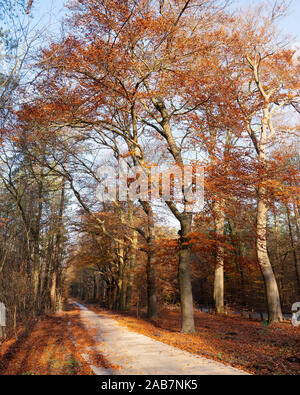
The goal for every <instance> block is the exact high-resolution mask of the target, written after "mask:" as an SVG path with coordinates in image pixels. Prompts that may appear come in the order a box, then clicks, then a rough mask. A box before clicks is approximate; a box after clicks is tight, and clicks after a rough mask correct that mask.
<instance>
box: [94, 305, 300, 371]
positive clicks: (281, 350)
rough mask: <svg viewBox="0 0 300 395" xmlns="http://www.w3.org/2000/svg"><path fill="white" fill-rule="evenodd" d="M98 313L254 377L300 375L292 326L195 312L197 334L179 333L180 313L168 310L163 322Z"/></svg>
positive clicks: (299, 332) (298, 332)
mask: <svg viewBox="0 0 300 395" xmlns="http://www.w3.org/2000/svg"><path fill="white" fill-rule="evenodd" d="M88 307H89V308H90V309H91V310H93V311H94V312H96V313H101V314H103V315H105V316H107V317H109V318H113V319H115V320H117V321H118V322H119V324H121V325H124V326H126V327H127V328H128V329H129V330H131V331H134V332H138V333H141V334H143V335H146V336H149V337H151V338H153V339H155V340H158V341H161V342H163V343H166V344H169V345H171V346H174V347H177V348H180V349H182V350H184V351H188V352H190V353H193V354H197V355H201V356H204V357H208V358H210V359H213V360H216V361H218V362H222V363H225V364H227V365H231V366H234V367H236V368H240V369H243V370H246V371H248V372H250V373H255V374H284V375H286V374H293V375H298V374H300V328H296V327H293V326H292V325H291V324H289V323H280V324H273V325H270V326H266V325H264V324H262V323H261V322H258V321H251V320H248V319H244V318H241V317H233V316H227V315H216V314H208V313H203V312H200V311H197V310H195V325H196V333H195V334H184V333H181V332H180V312H179V311H170V310H168V309H165V310H164V311H161V313H160V318H159V319H157V320H148V319H147V318H146V317H142V318H136V317H135V316H134V312H132V313H115V312H110V311H107V310H103V309H101V308H99V307H98V306H95V305H88Z"/></svg>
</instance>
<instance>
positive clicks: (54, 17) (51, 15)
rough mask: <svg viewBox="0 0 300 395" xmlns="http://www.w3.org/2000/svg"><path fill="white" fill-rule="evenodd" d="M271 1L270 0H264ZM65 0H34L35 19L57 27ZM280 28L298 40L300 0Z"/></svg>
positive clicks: (237, 2) (246, 1)
mask: <svg viewBox="0 0 300 395" xmlns="http://www.w3.org/2000/svg"><path fill="white" fill-rule="evenodd" d="M265 1H267V2H268V1H269V2H272V0H265ZM233 2H234V5H233V6H234V7H238V6H246V7H247V6H251V5H253V4H259V3H261V2H262V0H233ZM65 3H66V1H65V0H35V14H36V19H39V18H41V17H42V18H43V21H44V22H48V21H50V23H51V30H52V31H55V30H56V29H59V22H60V19H61V18H62V16H63V15H64V12H65V9H64V4H65ZM280 26H281V29H282V31H283V32H284V33H286V34H290V35H292V36H294V37H295V41H296V42H300V0H292V1H291V6H290V9H289V12H288V15H287V16H286V17H285V18H284V19H283V20H281V21H280Z"/></svg>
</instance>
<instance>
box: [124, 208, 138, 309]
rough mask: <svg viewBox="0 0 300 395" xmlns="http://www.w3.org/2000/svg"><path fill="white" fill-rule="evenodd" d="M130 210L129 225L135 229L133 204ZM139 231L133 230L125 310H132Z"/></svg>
mask: <svg viewBox="0 0 300 395" xmlns="http://www.w3.org/2000/svg"><path fill="white" fill-rule="evenodd" d="M128 209H129V225H130V226H131V227H132V228H133V227H134V219H133V205H132V202H131V201H129V202H128ZM137 236H138V235H137V231H136V230H133V232H132V245H131V249H130V257H129V270H128V275H127V289H126V303H125V309H126V310H130V308H131V300H132V287H133V280H134V269H135V264H136V247H137V242H138V238H137Z"/></svg>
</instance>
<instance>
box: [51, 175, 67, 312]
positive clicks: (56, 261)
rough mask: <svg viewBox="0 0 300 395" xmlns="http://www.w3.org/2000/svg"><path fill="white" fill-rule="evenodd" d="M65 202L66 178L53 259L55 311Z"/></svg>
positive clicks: (52, 297)
mask: <svg viewBox="0 0 300 395" xmlns="http://www.w3.org/2000/svg"><path fill="white" fill-rule="evenodd" d="M64 204H65V179H63V180H62V189H61V196H60V202H59V212H58V224H57V233H56V242H55V252H54V259H53V271H52V282H51V289H50V300H51V310H52V311H53V312H55V311H56V288H57V276H58V267H59V260H60V255H61V242H62V227H63V211H64Z"/></svg>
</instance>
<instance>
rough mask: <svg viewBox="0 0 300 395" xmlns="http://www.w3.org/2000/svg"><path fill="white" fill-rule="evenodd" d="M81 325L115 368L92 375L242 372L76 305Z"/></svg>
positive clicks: (219, 373) (98, 371) (101, 370)
mask: <svg viewBox="0 0 300 395" xmlns="http://www.w3.org/2000/svg"><path fill="white" fill-rule="evenodd" d="M72 303H74V305H76V306H77V307H79V308H80V310H81V311H80V317H81V321H82V324H83V325H84V327H85V328H86V329H87V330H88V331H89V334H90V335H91V334H92V335H93V337H94V339H95V345H94V348H95V349H96V350H97V351H98V352H99V353H101V354H102V355H103V356H104V357H105V358H106V359H107V360H108V361H109V362H110V363H111V364H112V365H113V366H116V365H118V366H119V368H118V369H114V370H111V369H104V368H98V367H96V366H91V368H92V369H93V371H94V373H96V374H98V375H105V374H125V375H126V374H133V375H151V374H154V375H155V374H161V375H168V374H172V375H181V374H190V375H192V374H195V375H229V374H230V375H243V374H247V373H246V372H244V371H242V370H238V369H236V368H233V367H230V366H226V365H223V364H222V363H219V362H215V361H212V360H210V359H207V358H204V357H200V356H198V355H193V354H190V353H188V352H185V351H182V350H179V349H177V348H175V347H172V346H169V345H167V344H164V343H161V342H159V341H156V340H154V339H151V338H149V337H147V336H144V335H141V334H138V333H135V332H130V331H129V330H128V329H126V328H125V327H123V326H120V325H119V324H118V322H117V321H116V320H113V319H110V318H107V317H106V316H104V315H101V314H96V313H94V312H92V311H91V310H88V309H87V308H86V307H85V306H83V305H82V304H80V303H77V302H74V301H72Z"/></svg>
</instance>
